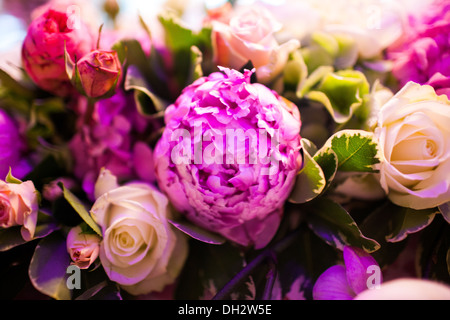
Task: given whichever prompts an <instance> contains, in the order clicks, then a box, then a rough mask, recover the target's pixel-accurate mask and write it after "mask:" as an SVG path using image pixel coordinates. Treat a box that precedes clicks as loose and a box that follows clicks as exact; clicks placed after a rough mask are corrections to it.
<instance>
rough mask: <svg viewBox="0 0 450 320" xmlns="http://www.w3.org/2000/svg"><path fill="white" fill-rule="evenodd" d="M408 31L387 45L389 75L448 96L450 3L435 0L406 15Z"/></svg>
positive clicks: (449, 84)
mask: <svg viewBox="0 0 450 320" xmlns="http://www.w3.org/2000/svg"><path fill="white" fill-rule="evenodd" d="M408 27H409V28H408V32H407V33H406V34H405V36H404V37H403V39H402V40H401V41H399V42H398V43H397V44H395V45H394V46H392V47H391V48H389V50H388V58H389V59H391V60H392V61H393V70H392V73H393V75H394V76H395V77H396V78H397V79H398V80H399V82H400V85H401V86H404V85H405V84H406V83H407V82H409V81H413V82H416V83H419V84H429V85H431V86H433V87H434V89H435V90H436V93H437V94H439V95H440V94H446V95H447V96H449V97H450V4H449V3H448V1H447V2H446V1H435V2H434V3H433V5H432V6H431V7H430V8H429V10H427V12H426V13H425V14H424V15H423V16H421V17H419V18H414V17H411V18H410V22H409V25H408Z"/></svg>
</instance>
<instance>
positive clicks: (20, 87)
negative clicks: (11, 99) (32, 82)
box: [0, 68, 35, 99]
mask: <svg viewBox="0 0 450 320" xmlns="http://www.w3.org/2000/svg"><path fill="white" fill-rule="evenodd" d="M0 84H1V87H5V88H8V89H9V90H11V91H12V92H14V93H15V94H17V95H20V96H21V97H22V98H26V99H31V98H34V97H35V93H34V92H33V90H32V89H31V88H27V87H26V86H25V85H24V84H22V83H21V82H20V80H17V79H14V78H13V77H12V76H11V75H10V74H8V73H7V72H6V71H5V70H3V69H1V68H0Z"/></svg>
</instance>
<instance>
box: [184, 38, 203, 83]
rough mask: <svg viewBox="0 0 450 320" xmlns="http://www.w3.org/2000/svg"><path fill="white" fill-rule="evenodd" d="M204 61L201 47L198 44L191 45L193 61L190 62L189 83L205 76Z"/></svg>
mask: <svg viewBox="0 0 450 320" xmlns="http://www.w3.org/2000/svg"><path fill="white" fill-rule="evenodd" d="M202 61H203V54H202V52H201V51H200V49H199V48H198V47H196V46H192V47H191V63H190V66H191V68H190V72H189V78H188V81H187V82H188V83H192V82H194V81H195V80H197V79H198V78H201V77H203V70H202Z"/></svg>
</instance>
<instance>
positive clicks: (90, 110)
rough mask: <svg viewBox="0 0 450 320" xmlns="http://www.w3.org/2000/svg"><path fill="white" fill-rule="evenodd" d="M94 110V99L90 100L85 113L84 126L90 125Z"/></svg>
mask: <svg viewBox="0 0 450 320" xmlns="http://www.w3.org/2000/svg"><path fill="white" fill-rule="evenodd" d="M94 109H95V101H94V100H92V99H88V104H87V107H86V111H85V112H84V124H85V125H89V124H90V122H91V121H92V116H93V114H94Z"/></svg>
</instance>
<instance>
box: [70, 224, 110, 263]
mask: <svg viewBox="0 0 450 320" xmlns="http://www.w3.org/2000/svg"><path fill="white" fill-rule="evenodd" d="M100 241H101V238H100V237H99V236H98V235H96V234H91V233H85V232H83V230H82V228H81V226H76V227H73V228H72V229H70V231H69V233H68V234H67V239H66V246H67V252H68V253H69V255H70V258H71V259H72V261H73V262H74V264H75V265H76V266H77V267H79V268H80V269H87V268H89V266H90V265H91V264H92V263H94V261H95V260H96V259H97V258H98V253H99V251H100Z"/></svg>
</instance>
